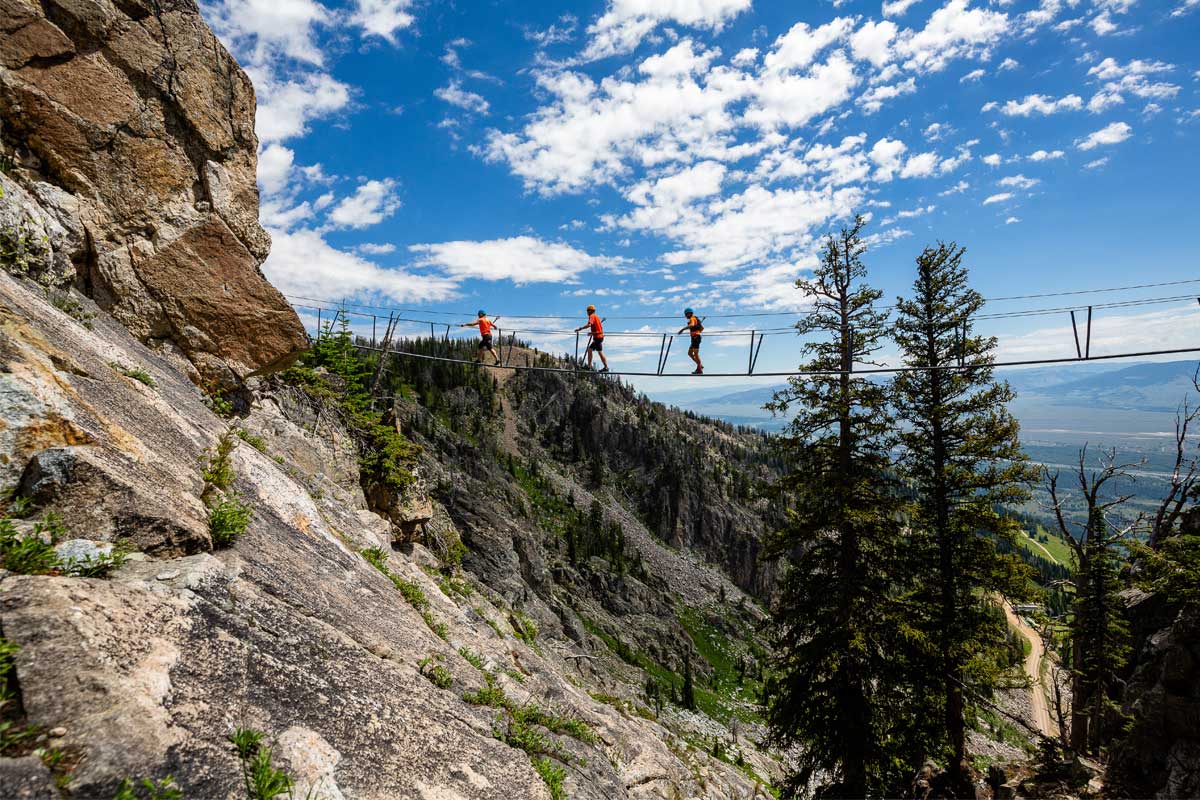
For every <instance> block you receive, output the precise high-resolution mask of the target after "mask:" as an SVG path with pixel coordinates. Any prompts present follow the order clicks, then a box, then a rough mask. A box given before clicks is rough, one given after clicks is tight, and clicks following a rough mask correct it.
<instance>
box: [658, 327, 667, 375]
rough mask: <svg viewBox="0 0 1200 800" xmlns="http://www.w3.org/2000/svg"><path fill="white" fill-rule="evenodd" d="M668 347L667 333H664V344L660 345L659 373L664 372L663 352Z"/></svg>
mask: <svg viewBox="0 0 1200 800" xmlns="http://www.w3.org/2000/svg"><path fill="white" fill-rule="evenodd" d="M666 349H667V335H666V334H665V333H664V334H663V335H662V344H660V345H659V346H658V374H660V375H661V374H662V363H663V352H664V351H665V350H666Z"/></svg>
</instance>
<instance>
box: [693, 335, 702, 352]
mask: <svg viewBox="0 0 1200 800" xmlns="http://www.w3.org/2000/svg"><path fill="white" fill-rule="evenodd" d="M702 338H704V337H702V336H701V335H700V334H698V333H693V334H692V349H693V350H699V349H700V340H701V339H702Z"/></svg>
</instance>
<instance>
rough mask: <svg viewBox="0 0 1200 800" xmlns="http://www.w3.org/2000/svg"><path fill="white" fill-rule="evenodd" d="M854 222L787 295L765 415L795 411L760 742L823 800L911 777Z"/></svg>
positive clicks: (877, 328) (776, 541)
mask: <svg viewBox="0 0 1200 800" xmlns="http://www.w3.org/2000/svg"><path fill="white" fill-rule="evenodd" d="M863 225H864V220H863V219H862V217H857V218H856V219H855V221H854V224H853V226H851V227H850V228H849V229H845V228H843V229H842V231H841V233H840V235H839V236H832V235H831V236H830V237H829V238H828V240H827V242H826V244H825V247H824V250H823V253H822V258H821V262H820V264H819V265H818V266H817V267H816V269H815V270H814V274H813V277H812V279H811V280H808V281H805V280H801V281H798V282H797V286H798V287H799V288H800V289H801V290H802V291H803V293H804V295H805V296H806V298H807V299H809V300H811V301H812V308H811V311H810V312H809V313H808V314H807V315H806V316H805V318H804V319H803V320H801V321H800V322H798V323H797V325H796V328H797V330H798V332H799V333H800V334H801V335H807V334H816V335H817V336H818V338H816V339H815V340H813V341H810V342H808V343H807V344H805V345H804V352H805V355H806V357H807V358H808V361H807V363H805V364H804V365H803V366H802V369H803V370H805V371H810V372H813V373H816V374H811V375H806V376H800V377H796V378H793V379H791V380H790V382H789V386H788V387H787V388H786V389H784V390H782V391H780V392H778V393H777V394H776V395H775V399H774V400H773V401H772V403H771V404H769V407H770V408H771V409H773V410H775V411H777V412H782V411H786V410H787V409H789V408H792V407H794V408H795V409H797V412H796V416H795V417H794V418H793V420H792V422H791V423H790V425H789V427H788V429H787V431H786V434H785V436H783V437H782V438H781V449H782V453H781V454H782V455H783V457H784V459H785V461H786V462H787V472H786V474H785V475H784V477H783V478H782V479H781V480H780V481H779V483H778V484H777V486H776V490H777V492H778V493H779V494H780V495H781V496H782V497H781V499H782V501H783V502H784V503H786V504H787V505H789V506H790V514H789V519H788V522H787V524H786V527H784V528H783V529H782V530H780V531H778V532H777V533H776V534H774V535H773V536H772V538H771V541H770V543H769V547H768V555H769V556H786V557H788V558H789V561H790V564H789V569H788V570H787V572H786V574H785V576H784V578H783V580H782V585H781V591H780V598H779V600H778V602H777V605H776V608H775V609H774V614H773V622H772V627H771V629H770V631H771V638H772V640H773V643H774V645H775V648H774V670H773V672H774V675H773V677H772V678H771V680H770V681H769V686H768V687H767V689H766V691H765V692H764V694H765V695H766V697H767V721H768V723H769V725H770V731H771V738H772V740H773V741H774V742H775V743H776V744H779V745H782V746H788V745H792V744H799V745H800V746H801V747H800V755H799V756H798V759H797V768H798V769H797V772H796V774H795V775H793V776H791V784H792V786H793V787H795V788H796V789H798V790H799V791H804V790H805V788H806V787H807V786H808V785H809V784H810V781H811V779H812V778H813V776H814V775H816V774H824V775H828V776H832V777H833V778H835V779H836V780H837V784H836V785H834V786H829V787H826V789H825V790H824V793H823V796H825V797H835V796H836V797H866V796H870V795H879V794H884V793H886V792H889V791H897V790H898V789H899V787H900V786H901V785H903V784H905V783H906V782H907V779H908V778H910V777H911V775H909V774H907V773H908V767H907V765H906V764H905V761H904V759H905V758H908V757H911V756H912V745H911V742H909V741H907V739H906V731H907V729H908V728H909V726H910V724H909V722H908V720H910V719H912V718H914V717H915V716H917V713H916V710H915V709H913V708H910V707H909V703H910V702H911V695H909V694H908V693H907V692H906V691H905V687H904V686H903V684H902V682H901V680H900V676H902V675H904V674H906V671H907V670H908V666H907V663H908V658H909V648H908V646H907V645H906V644H905V643H904V641H903V639H902V638H901V636H900V632H901V631H902V630H903V629H904V617H903V614H902V612H901V609H900V608H899V606H898V604H897V599H898V595H899V594H900V593H901V590H902V584H903V582H904V581H906V580H907V576H906V575H905V573H904V571H903V570H901V569H897V565H898V564H899V563H901V555H902V551H903V548H904V542H903V536H902V526H901V521H900V508H901V503H900V500H899V499H898V492H897V491H896V487H895V482H894V479H893V478H892V477H891V475H890V471H889V461H888V449H889V445H890V443H891V442H890V438H891V437H890V431H891V428H892V421H891V418H890V415H889V413H888V406H887V397H886V391H885V387H884V386H882V385H881V384H879V383H877V382H874V381H871V380H868V379H867V376H865V375H864V376H862V377H859V376H856V375H854V374H853V372H852V370H853V368H854V366H855V365H856V364H861V363H867V362H870V360H871V357H872V354H873V353H875V352H876V351H877V350H879V348H880V347H881V346H882V342H883V341H884V339H885V337H886V335H887V327H886V315H884V314H882V313H880V312H879V311H877V310H876V309H875V307H874V304H875V302H876V301H877V300H878V299H879V297H880V294H881V293H880V292H879V291H877V290H875V289H872V288H870V287H869V286H866V285H865V284H864V283H863V280H864V278H865V276H866V267H865V266H864V265H863V263H862V259H861V257H862V254H863V252H864V251H865V249H866V245H865V243H864V242H863V239H862V237H861V235H860V233H861V231H862V228H863Z"/></svg>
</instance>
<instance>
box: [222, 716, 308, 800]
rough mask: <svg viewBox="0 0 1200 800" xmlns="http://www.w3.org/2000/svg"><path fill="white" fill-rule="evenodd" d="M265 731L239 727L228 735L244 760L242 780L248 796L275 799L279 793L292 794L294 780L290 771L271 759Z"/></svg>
mask: <svg viewBox="0 0 1200 800" xmlns="http://www.w3.org/2000/svg"><path fill="white" fill-rule="evenodd" d="M264 738H265V737H264V735H263V733H262V731H256V730H254V729H252V728H238V729H237V730H236V731H234V732H233V733H232V734H230V736H229V741H230V742H232V743H233V746H234V747H235V748H236V749H237V754H238V758H239V759H240V760H241V762H242V781H243V784H244V786H245V789H246V797H247V800H274V799H275V798H276V797H279V796H280V795H287V796H288V797H289V798H290V797H291V795H292V788H293V786H294V782H293V781H292V778H291V776H290V775H288V774H287V773H286V772H284V771H283V770H281V769H278V768H276V767H275V766H274V765H273V764H272V763H271V748H270V747H269V746H268V745H267V744H266V742H265V741H264Z"/></svg>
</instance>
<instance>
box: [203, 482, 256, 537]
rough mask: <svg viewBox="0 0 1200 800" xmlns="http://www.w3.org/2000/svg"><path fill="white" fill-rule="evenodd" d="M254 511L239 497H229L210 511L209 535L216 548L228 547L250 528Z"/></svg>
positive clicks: (217, 503)
mask: <svg viewBox="0 0 1200 800" xmlns="http://www.w3.org/2000/svg"><path fill="white" fill-rule="evenodd" d="M251 511H252V509H251V508H250V506H249V505H247V504H246V503H243V502H242V500H241V498H240V497H239V496H238V495H236V494H235V495H229V496H227V497H224V498H222V499H221V500H220V501H218V502H216V503H215V504H213V505H212V506H211V507H210V508H209V509H208V533H209V535H210V536H211V537H212V541H213V546H214V547H228V546H229V545H231V544H233V543H234V541H236V540H237V538H238V537H239V536H241V535H242V534H243V533H245V532H246V529H247V528H249V527H250V514H251Z"/></svg>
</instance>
